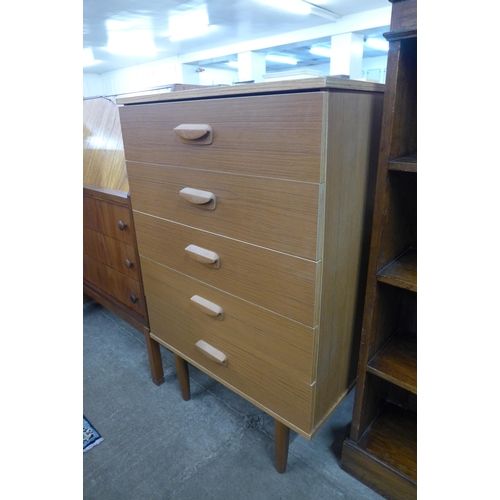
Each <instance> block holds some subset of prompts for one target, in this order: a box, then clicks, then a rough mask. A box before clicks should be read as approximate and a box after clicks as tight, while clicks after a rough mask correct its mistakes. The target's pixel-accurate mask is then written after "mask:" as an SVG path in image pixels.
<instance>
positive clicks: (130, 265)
mask: <svg viewBox="0 0 500 500" xmlns="http://www.w3.org/2000/svg"><path fill="white" fill-rule="evenodd" d="M133 265H134V263H133V262H132V261H131V260H128V259H127V260H126V261H125V266H126V267H128V268H129V269H130V268H131V267H132V266H133Z"/></svg>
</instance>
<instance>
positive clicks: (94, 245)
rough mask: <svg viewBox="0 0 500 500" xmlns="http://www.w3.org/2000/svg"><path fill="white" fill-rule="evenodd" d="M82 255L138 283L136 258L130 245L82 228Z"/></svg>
mask: <svg viewBox="0 0 500 500" xmlns="http://www.w3.org/2000/svg"><path fill="white" fill-rule="evenodd" d="M83 253H85V254H87V255H89V256H90V257H93V258H94V259H96V260H98V261H100V262H102V263H103V264H106V265H107V266H109V267H112V268H113V269H116V270H117V271H118V272H120V273H122V274H125V276H128V277H129V278H131V279H133V280H136V281H139V270H138V263H137V256H136V253H135V250H134V247H133V246H132V245H128V244H127V243H123V241H119V240H115V239H114V238H110V237H109V236H106V235H105V234H102V233H98V232H97V231H94V230H93V229H89V228H88V227H84V228H83Z"/></svg>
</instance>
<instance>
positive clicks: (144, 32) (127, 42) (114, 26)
mask: <svg viewBox="0 0 500 500" xmlns="http://www.w3.org/2000/svg"><path fill="white" fill-rule="evenodd" d="M106 29H107V31H108V46H107V47H106V49H107V50H108V51H109V52H111V53H113V54H117V55H123V56H138V57H152V56H155V55H156V53H157V48H156V45H155V43H154V40H153V32H152V30H151V26H150V19H149V18H142V19H141V18H134V19H130V20H127V19H108V20H107V21H106Z"/></svg>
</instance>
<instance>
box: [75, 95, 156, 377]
mask: <svg viewBox="0 0 500 500" xmlns="http://www.w3.org/2000/svg"><path fill="white" fill-rule="evenodd" d="M128 189H129V185H128V177H127V171H126V167H125V156H124V153H123V140H122V135H121V127H120V118H119V115H118V108H117V106H116V102H115V98H114V97H99V98H95V99H85V100H84V101H83V291H84V294H85V295H86V296H88V297H90V298H92V299H94V300H96V301H97V302H99V303H100V304H102V305H103V306H104V307H106V308H107V309H109V310H111V311H113V312H114V313H115V314H116V315H118V316H119V317H121V318H122V319H124V320H125V321H127V322H128V323H129V324H131V325H132V326H133V327H135V328H137V329H138V330H140V331H141V332H143V333H144V334H145V337H146V343H147V344H148V353H149V356H150V364H151V372H152V377H153V381H154V382H155V383H156V384H160V383H161V382H162V381H163V373H158V372H156V371H155V370H154V366H155V364H154V361H153V360H152V358H151V356H157V355H158V353H156V352H152V351H151V349H150V345H149V344H150V337H149V321H148V316H147V309H146V302H145V297H144V291H143V285H142V276H141V268H140V262H139V255H138V252H137V242H136V237H135V230H134V220H133V212H132V208H131V204H130V196H129V194H128Z"/></svg>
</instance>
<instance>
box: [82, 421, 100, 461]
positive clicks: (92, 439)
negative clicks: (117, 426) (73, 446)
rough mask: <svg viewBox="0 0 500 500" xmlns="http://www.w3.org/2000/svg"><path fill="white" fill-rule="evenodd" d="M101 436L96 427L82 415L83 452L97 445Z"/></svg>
mask: <svg viewBox="0 0 500 500" xmlns="http://www.w3.org/2000/svg"><path fill="white" fill-rule="evenodd" d="M102 440H103V438H102V437H101V435H100V434H99V433H98V432H97V430H96V428H95V427H94V426H93V425H92V424H91V423H90V422H89V421H88V420H87V419H86V418H85V415H84V416H83V452H84V453H85V452H86V451H89V450H90V449H91V448H93V447H94V446H97V445H98V444H99V443H100V442H101V441H102Z"/></svg>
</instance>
